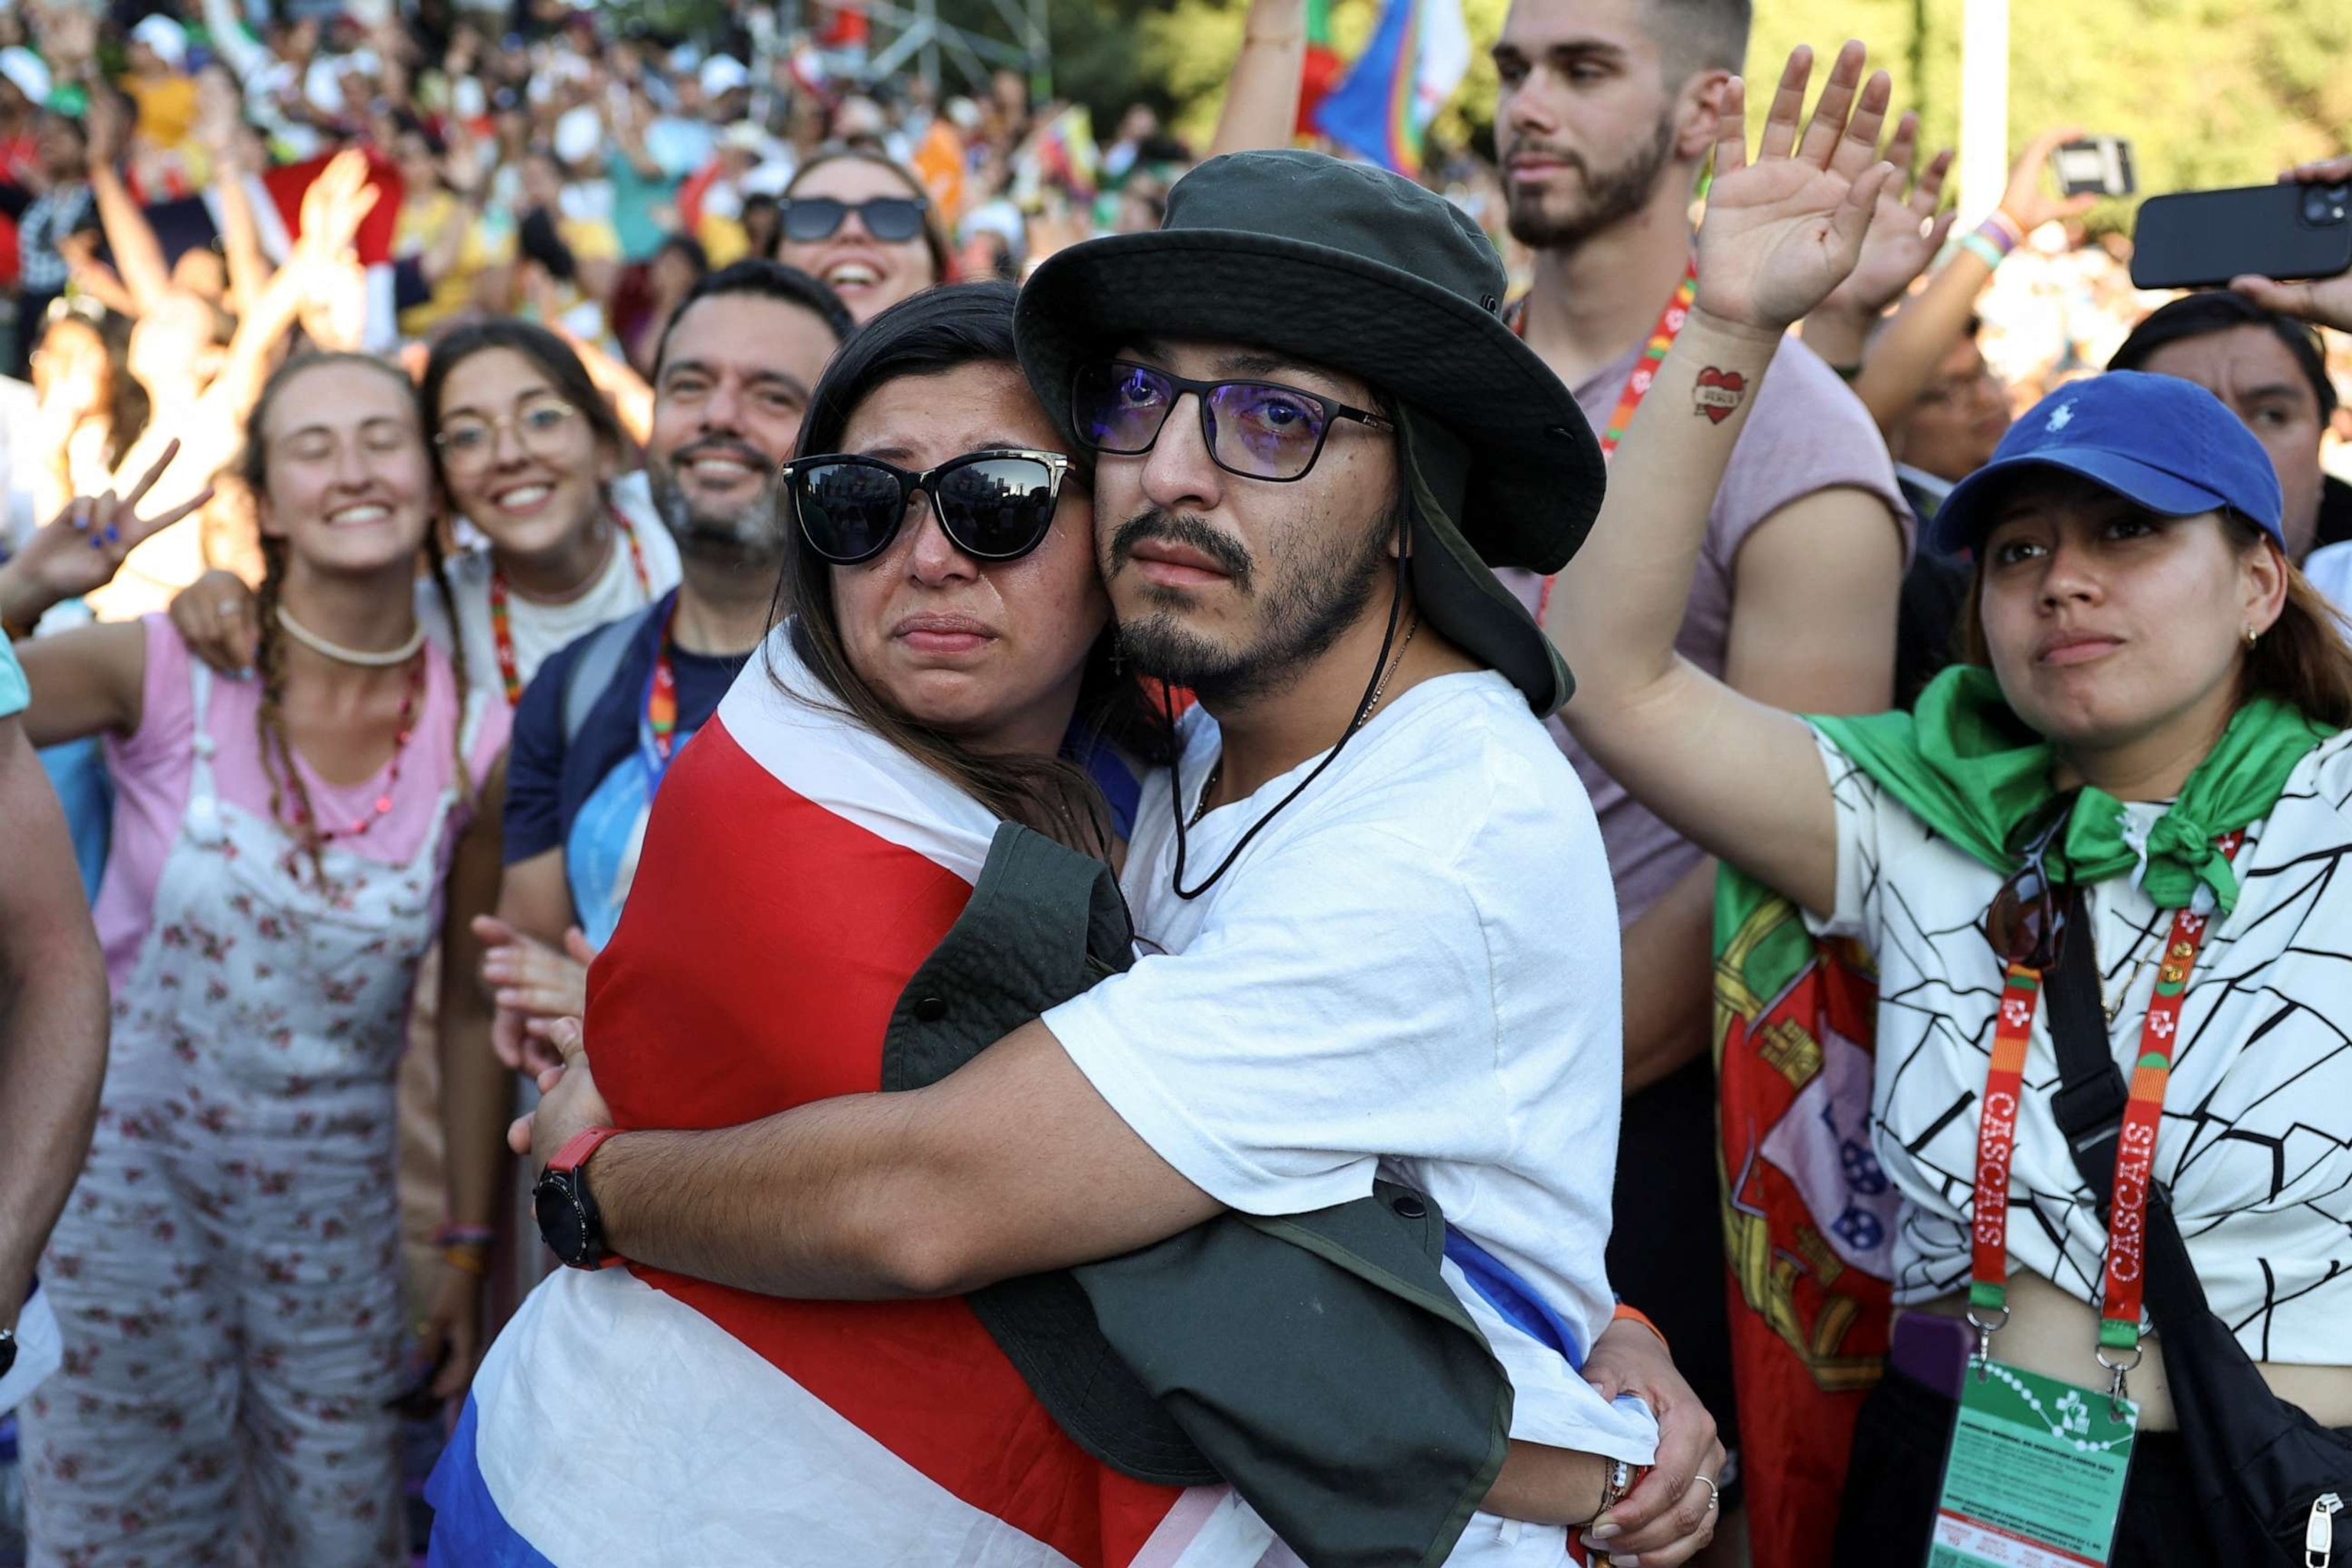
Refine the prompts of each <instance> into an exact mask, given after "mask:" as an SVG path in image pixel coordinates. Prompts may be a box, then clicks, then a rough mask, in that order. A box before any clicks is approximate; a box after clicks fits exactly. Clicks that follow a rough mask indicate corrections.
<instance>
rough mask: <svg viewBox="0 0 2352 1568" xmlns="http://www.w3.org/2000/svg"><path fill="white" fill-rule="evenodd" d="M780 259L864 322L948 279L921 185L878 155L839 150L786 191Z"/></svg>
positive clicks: (941, 239) (941, 234)
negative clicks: (813, 280)
mask: <svg viewBox="0 0 2352 1568" xmlns="http://www.w3.org/2000/svg"><path fill="white" fill-rule="evenodd" d="M776 259H777V260H779V261H782V263H783V264H784V265H785V266H787V267H797V268H800V269H801V270H802V271H803V272H805V273H807V274H808V275H809V276H810V277H812V278H820V279H824V282H825V283H826V285H827V286H829V287H830V288H831V289H833V291H834V292H835V293H836V294H839V295H840V296H841V302H842V303H843V304H845V305H846V306H848V307H849V313H850V314H851V315H852V316H855V317H856V319H857V320H858V321H861V322H863V321H872V320H873V319H874V318H875V317H876V316H878V315H880V314H881V313H882V312H883V311H884V310H887V309H889V308H890V307H891V306H892V305H895V304H897V303H898V301H899V300H904V299H906V298H907V297H908V295H910V294H915V293H919V292H920V291H921V290H923V289H929V288H931V287H932V286H934V285H935V284H939V283H942V282H945V281H946V280H947V279H948V278H949V277H950V273H951V268H950V266H949V263H948V246H947V237H946V234H945V231H944V230H942V229H941V228H940V220H939V216H938V214H937V213H936V212H935V211H934V210H933V209H932V206H931V201H930V197H929V195H928V194H927V193H926V192H925V191H924V189H923V183H922V181H921V180H920V179H919V178H918V177H917V176H916V175H915V174H913V173H912V172H910V171H908V170H907V169H905V168H902V167H900V166H899V165H898V164H897V163H892V162H891V161H890V160H889V159H888V158H886V157H884V156H883V155H882V154H880V153H867V152H857V151H852V150H841V151H835V152H830V153H823V154H820V155H819V156H817V157H815V158H814V159H811V160H810V161H809V162H808V163H804V164H803V165H802V166H801V168H800V172H799V173H797V174H794V175H793V182H792V184H789V185H787V186H786V187H785V188H784V195H783V200H782V222H781V225H780V227H779V230H778V234H777V239H776Z"/></svg>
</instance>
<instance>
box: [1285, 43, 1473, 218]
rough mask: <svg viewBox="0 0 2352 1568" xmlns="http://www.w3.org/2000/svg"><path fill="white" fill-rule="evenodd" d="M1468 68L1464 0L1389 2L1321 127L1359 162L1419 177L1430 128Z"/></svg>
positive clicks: (1326, 103) (1328, 104)
mask: <svg viewBox="0 0 2352 1568" xmlns="http://www.w3.org/2000/svg"><path fill="white" fill-rule="evenodd" d="M1308 53H1309V58H1312V55H1313V51H1312V50H1311V49H1310V50H1309V51H1308ZM1469 69H1470V29H1469V28H1468V26H1465V24H1464V22H1463V20H1462V0H1388V9H1387V10H1386V11H1384V12H1382V13H1381V25H1380V28H1379V30H1378V31H1376V32H1374V33H1373V34H1372V41H1371V43H1370V45H1368V46H1367V47H1365V49H1364V52H1363V53H1362V54H1361V55H1360V56H1359V57H1358V58H1357V60H1356V63H1355V66H1354V68H1352V69H1350V70H1349V73H1348V79H1347V80H1345V81H1343V82H1341V83H1340V84H1339V87H1337V88H1336V89H1333V90H1332V93H1331V95H1330V96H1329V97H1328V98H1327V99H1325V100H1323V105H1322V108H1321V110H1320V111H1319V112H1318V113H1317V115H1316V117H1315V125H1316V128H1317V129H1318V130H1319V131H1321V132H1323V134H1324V135H1326V136H1328V137H1329V138H1330V139H1331V140H1332V141H1334V142H1338V143H1339V145H1340V146H1342V147H1344V148H1346V149H1347V150H1348V151H1349V152H1351V153H1356V154H1357V155H1358V156H1360V157H1363V158H1369V159H1370V160H1371V161H1372V162H1374V163H1381V164H1384V165H1386V166H1387V167H1389V168H1391V169H1393V170H1395V171H1396V172H1397V173H1398V174H1404V175H1408V176H1412V177H1416V178H1417V177H1419V175H1420V174H1421V161H1422V149H1423V144H1424V139H1425V138H1426V137H1427V135H1428V132H1429V125H1430V121H1433V120H1435V119H1436V118H1437V113H1438V110H1442V109H1444V107H1445V102H1446V100H1448V99H1450V98H1452V97H1453V96H1454V89H1455V88H1456V87H1459V86H1460V85H1461V84H1462V78H1463V77H1464V75H1465V74H1466V73H1467V72H1468V71H1469Z"/></svg>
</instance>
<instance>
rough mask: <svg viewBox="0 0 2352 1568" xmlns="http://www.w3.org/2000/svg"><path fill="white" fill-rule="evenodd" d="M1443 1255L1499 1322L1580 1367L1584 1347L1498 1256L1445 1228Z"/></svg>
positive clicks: (1571, 1364) (1556, 1313)
mask: <svg viewBox="0 0 2352 1568" xmlns="http://www.w3.org/2000/svg"><path fill="white" fill-rule="evenodd" d="M1445 1256H1446V1258H1448V1259H1449V1260H1450V1261H1451V1262H1452V1263H1453V1264H1454V1267H1455V1268H1459V1269H1461V1270H1462V1274H1463V1277H1464V1278H1465V1279H1468V1280H1469V1281H1470V1289H1473V1290H1475V1291H1477V1292H1478V1296H1479V1299H1480V1300H1484V1301H1485V1302H1486V1305H1488V1306H1489V1307H1492V1308H1494V1309H1495V1310H1496V1312H1498V1313H1500V1314H1501V1315H1502V1318H1503V1321H1506V1322H1507V1323H1509V1324H1510V1325H1511V1326H1512V1327H1513V1328H1515V1329H1517V1330H1518V1331H1520V1332H1522V1333H1524V1334H1526V1335H1527V1336H1528V1338H1529V1339H1531V1340H1534V1341H1537V1342H1538V1343H1541V1344H1547V1345H1549V1346H1550V1347H1551V1348H1552V1349H1554V1350H1556V1351H1558V1352H1559V1353H1560V1356H1561V1358H1562V1359H1563V1360H1565V1361H1566V1362H1567V1363H1568V1364H1569V1365H1570V1366H1571V1367H1573V1368H1575V1369H1576V1370H1577V1371H1579V1372H1581V1371H1583V1370H1584V1349H1583V1347H1582V1346H1581V1345H1579V1344H1578V1343H1577V1342H1576V1334H1575V1332H1574V1331H1572V1330H1570V1328H1569V1326H1568V1324H1567V1322H1566V1321H1564V1320H1562V1318H1561V1317H1560V1315H1559V1313H1558V1312H1555V1311H1553V1310H1551V1308H1550V1307H1549V1305H1547V1304H1546V1303H1545V1301H1544V1300H1543V1298H1542V1297H1540V1296H1538V1295H1537V1294H1536V1293H1535V1291H1534V1289H1532V1288H1530V1287H1529V1286H1528V1282H1527V1281H1526V1280H1524V1279H1520V1278H1519V1277H1518V1276H1517V1274H1514V1273H1512V1272H1511V1269H1510V1267H1509V1266H1508V1265H1507V1264H1506V1263H1505V1262H1504V1261H1503V1260H1502V1259H1501V1258H1497V1257H1496V1256H1495V1255H1494V1254H1493V1253H1491V1252H1489V1251H1487V1250H1486V1248H1485V1247H1481V1246H1479V1245H1478V1244H1477V1243H1476V1242H1475V1241H1473V1240H1471V1239H1470V1238H1469V1237H1466V1236H1465V1235H1463V1234H1462V1233H1461V1232H1460V1231H1458V1230H1455V1229H1454V1227H1453V1226H1446V1227H1445Z"/></svg>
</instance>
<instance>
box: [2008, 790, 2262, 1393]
mask: <svg viewBox="0 0 2352 1568" xmlns="http://www.w3.org/2000/svg"><path fill="white" fill-rule="evenodd" d="M2244 841H2245V835H2244V834H2243V833H2229V834H2224V835H2223V836H2222V837H2220V838H2218V839H2216V840H2215V841H2214V847H2216V848H2218V849H2219V850H2221V854H2222V856H2223V858H2235V857H2236V855H2237V853H2238V847H2239V846H2240V845H2241V844H2242V843H2243V842H2244ZM2209 921H2210V917H2209V916H2206V915H2200V914H2198V913H2196V912H2194V911H2193V910H2186V909H2184V910H2180V911H2179V913H2178V914H2176V915H2175V916H2174V917H2173V920H2172V934H2171V935H2170V936H2169V937H2168V939H2166V942H2165V947H2164V959H2163V962H2162V963H2160V964H2158V966H2157V972H2156V990H2155V992H2154V994H2151V995H2150V996H2149V998H2148V1004H2147V1021H2146V1022H2145V1023H2143V1024H2142V1025H2141V1026H2140V1042H2139V1056H2138V1058H2137V1061H2136V1062H2135V1063H2134V1065H2133V1068H2132V1074H2131V1095H2130V1098H2129V1099H2128V1100H2126V1101H2125V1103H2124V1115H2123V1124H2122V1129H2121V1131H2120V1132H2119V1134H2118V1136H2117V1139H2116V1179H2115V1189H2114V1192H2113V1194H2112V1195H2111V1199H2110V1204H2109V1208H2108V1213H2107V1263H2106V1270H2105V1273H2106V1279H2105V1286H2104V1291H2105V1302H2104V1304H2103V1305H2102V1306H2101V1308H2100V1310H2099V1347H2098V1352H2097V1353H2098V1360H2099V1364H2100V1365H2101V1366H2104V1367H2105V1368H2106V1369H2107V1371H2108V1372H2109V1373H2111V1374H2112V1381H2111V1383H2110V1384H2109V1388H2108V1392H2109V1394H2110V1395H2111V1396H2112V1397H2113V1398H2115V1399H2116V1400H2117V1401H2120V1400H2121V1399H2122V1398H2123V1396H2124V1374H2125V1373H2128V1372H2129V1371H2131V1369H2132V1368H2133V1367H2136V1366H2137V1365H2138V1364H2139V1357H2140V1350H2139V1318H2140V1302H2141V1299H2142V1295H2143V1292H2144V1291H2145V1289H2146V1288H2147V1268H2146V1267H2145V1263H2146V1257H2147V1187H2148V1182H2149V1180H2150V1173H2151V1171H2152V1170H2153V1168H2154V1166H2155V1163H2156V1134H2157V1129H2158V1126H2159V1125H2160V1124H2161V1123H2162V1121H2163V1120H2164V1093H2165V1089H2166V1087H2167V1085H2168V1083H2169V1082H2170V1080H2171V1077H2172V1046H2173V1040H2174V1037H2175V1036H2176V1035H2177V1034H2178V1033H2179V1026H2180V1004H2181V1001H2182V999H2183V998H2184V997H2185V996H2186V995H2187V994H2188V991H2189V970H2190V969H2192V968H2194V967H2195V965H2196V963H2197V950H2198V949H2199V948H2200V946H2202V945H2203V943H2204V941H2205V928H2206V926H2207V924H2208V923H2209ZM2041 1001H2042V976H2041V973H2039V972H2038V971H2036V970H2033V969H2030V968H2028V967H2026V966H2025V965H2024V964H2021V963H2013V964H2011V965H2010V968H2009V973H2008V976H2007V978H2006V980H2005V982H2004V984H2003V985H2002V988H2001V996H2000V1014H1999V1015H1998V1016H1997V1017H1996V1019H1995V1022H1994V1025H1993V1037H1992V1066H1991V1068H1990V1069H1989V1070H1988V1071H1987V1072H1986V1074H1985V1091H1984V1110H1983V1115H1982V1117H1981V1119H1980V1120H1979V1122H1978V1124H1977V1184H1976V1202H1975V1205H1974V1207H1973V1209H1972V1210H1971V1213H1972V1215H1973V1221H1972V1224H1971V1226H1970V1235H1969V1239H1970V1243H1971V1246H1972V1249H1973V1250H1972V1259H1971V1268H1970V1271H1969V1322H1970V1323H1971V1324H1973V1325H1974V1326H1975V1328H1976V1331H1977V1359H1978V1360H1979V1362H1983V1361H1986V1360H1989V1359H1990V1354H1991V1350H1992V1336H1993V1335H1994V1333H1996V1332H1997V1331H1999V1330H2000V1328H2001V1326H2002V1325H2003V1324H2005V1323H2007V1322H2008V1321H2009V1168H2010V1159H2011V1155H2012V1153H2013V1152H2015V1150H2016V1147H2017V1117H2018V1110H2019V1108H2020V1106H2021V1103H2022V1096H2023V1091H2024V1081H2025V1047H2026V1042H2027V1041H2028V1040H2029V1039H2030V1038H2031V1037H2032V1033H2033V1015H2034V1011H2035V1009H2036V1007H2037V1006H2039V1005H2040V1003H2041ZM1979 1313H1982V1314H1985V1315H1984V1316H1979ZM2109 1352H2114V1353H2115V1354H2116V1357H2117V1359H2116V1360H2112V1361H2111V1360H2109V1359H2108V1355H2109ZM2126 1356H2128V1357H2129V1358H2130V1359H2128V1360H2124V1359H2121V1358H2123V1357H2126Z"/></svg>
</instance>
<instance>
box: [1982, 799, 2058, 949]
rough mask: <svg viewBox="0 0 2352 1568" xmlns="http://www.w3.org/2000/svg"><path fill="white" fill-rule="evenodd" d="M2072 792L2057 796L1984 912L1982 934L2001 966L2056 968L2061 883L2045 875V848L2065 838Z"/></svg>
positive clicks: (2047, 871) (2047, 869) (2047, 867)
mask: <svg viewBox="0 0 2352 1568" xmlns="http://www.w3.org/2000/svg"><path fill="white" fill-rule="evenodd" d="M2074 799H2075V795H2074V791H2071V790H2070V791H2068V792H2067V793H2066V794H2064V795H2061V796H2059V797H2058V803H2057V806H2056V808H2055V810H2054V811H2053V813H2052V815H2051V818H2050V821H2049V822H2048V823H2047V824H2046V825H2044V826H2042V829H2041V831H2039V832H2037V833H2036V834H2034V836H2033V837H2032V841H2031V842H2029V843H2028V844H2027V845H2026V847H2025V849H2024V851H2023V854H2024V863H2023V864H2022V865H2021V866H2019V867H2018V868H2017V869H2016V870H2015V871H2012V872H2011V873H2010V876H2009V879H2008V880H2007V881H2005V882H2003V883H2001V885H2000V891H1998V892H1996V893H1994V894H1993V896H1992V904H1991V906H1990V908H1989V909H1987V910H1985V936H1986V939H1987V940H1989V941H1990V942H1991V943H1992V950H1993V951H1994V952H1997V953H1999V954H2000V959H2001V962H2002V963H2008V964H2022V965H2023V966H2024V967H2025V968H2028V969H2032V970H2035V971H2048V970H2051V969H2054V968H2056V967H2057V964H2058V959H2059V955H2060V953H2061V952H2063V947H2064V939H2065V935H2066V903H2067V897H2066V885H2065V884H2064V883H2063V882H2061V881H2059V880H2058V879H2056V878H2054V877H2053V876H2052V875H2051V873H2050V866H2049V859H2050V851H2051V848H2052V847H2053V846H2054V845H2056V844H2057V843H2058V841H2059V840H2060V839H2062V838H2063V837H2065V835H2066V825H2067V824H2068V823H2069V822H2071V821H2073V820H2074Z"/></svg>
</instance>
